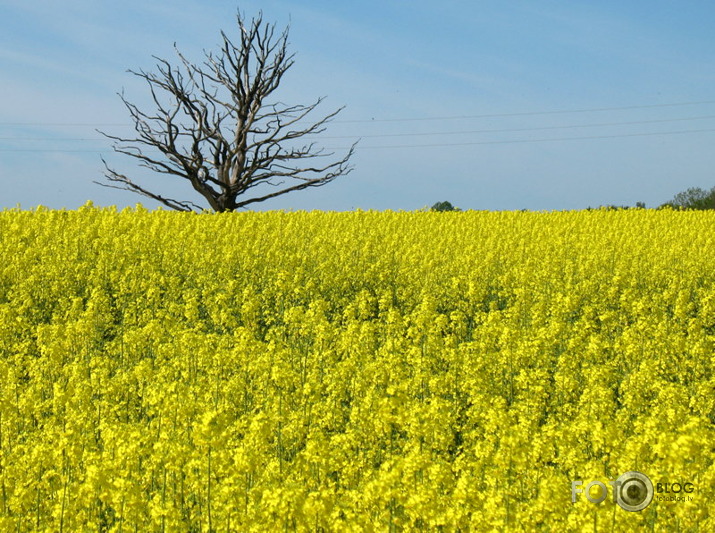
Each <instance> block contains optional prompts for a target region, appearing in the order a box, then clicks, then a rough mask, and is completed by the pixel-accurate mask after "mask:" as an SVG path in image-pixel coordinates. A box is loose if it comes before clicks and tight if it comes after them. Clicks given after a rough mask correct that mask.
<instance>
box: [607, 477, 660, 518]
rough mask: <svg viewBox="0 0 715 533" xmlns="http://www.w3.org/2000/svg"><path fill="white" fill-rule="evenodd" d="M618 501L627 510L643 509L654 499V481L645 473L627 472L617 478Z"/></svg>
mask: <svg viewBox="0 0 715 533" xmlns="http://www.w3.org/2000/svg"><path fill="white" fill-rule="evenodd" d="M616 487H617V494H616V501H617V502H618V505H620V506H621V507H622V508H623V509H625V510H626V511H642V510H643V509H645V508H646V507H648V505H649V504H650V502H651V500H653V483H652V482H651V480H650V479H649V478H648V476H646V475H645V474H641V473H640V472H626V473H625V474H623V475H621V477H619V478H618V479H617V480H616Z"/></svg>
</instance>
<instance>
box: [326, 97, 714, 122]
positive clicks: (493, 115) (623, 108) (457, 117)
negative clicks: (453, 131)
mask: <svg viewBox="0 0 715 533" xmlns="http://www.w3.org/2000/svg"><path fill="white" fill-rule="evenodd" d="M704 104H715V100H704V101H701V102H679V103H675V104H650V105H631V106H621V107H592V108H589V109H570V110H569V109H563V110H557V111H527V112H519V113H491V114H486V115H452V116H442V117H418V118H380V119H376V118H373V119H367V120H366V119H360V120H335V121H333V123H336V124H337V123H342V124H349V123H372V122H416V121H427V120H462V119H473V118H498V117H526V116H534V115H561V114H568V113H596V112H602V111H627V110H632V109H654V108H662V107H679V106H692V105H704Z"/></svg>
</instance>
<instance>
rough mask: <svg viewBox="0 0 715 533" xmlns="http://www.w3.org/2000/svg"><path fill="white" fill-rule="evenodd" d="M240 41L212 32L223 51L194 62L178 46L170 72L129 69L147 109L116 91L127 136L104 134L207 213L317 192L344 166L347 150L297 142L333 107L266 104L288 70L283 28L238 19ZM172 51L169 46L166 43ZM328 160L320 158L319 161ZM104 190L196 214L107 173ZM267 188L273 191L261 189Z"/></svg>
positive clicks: (318, 127)
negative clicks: (186, 190) (127, 120)
mask: <svg viewBox="0 0 715 533" xmlns="http://www.w3.org/2000/svg"><path fill="white" fill-rule="evenodd" d="M236 18H237V22H238V28H239V30H240V41H238V44H234V43H233V42H232V41H231V40H230V39H229V37H228V36H227V35H226V33H224V32H223V31H222V32H221V37H222V39H223V43H222V46H221V48H220V50H219V51H217V52H215V53H211V52H204V54H205V60H204V62H203V63H202V64H200V65H196V64H193V63H191V62H189V61H188V60H187V59H186V57H185V56H184V55H182V54H181V53H180V52H179V51H178V49H177V55H178V58H179V63H178V66H176V67H175V66H172V65H171V64H170V63H169V62H168V61H166V60H164V59H161V58H158V57H156V56H155V57H154V59H156V60H157V61H158V63H157V72H145V71H143V70H140V71H138V72H136V71H131V70H130V71H129V72H131V73H132V74H134V75H136V76H139V77H140V78H143V79H144V80H146V82H147V83H148V85H149V88H150V90H151V95H152V97H153V101H154V104H155V106H156V111H152V112H149V113H147V112H144V111H142V110H140V109H139V108H138V107H137V106H136V105H134V104H132V103H130V102H129V101H127V99H126V98H125V97H124V94H123V93H122V94H120V97H121V99H122V101H123V102H124V105H125V106H126V108H127V109H128V110H129V114H130V115H131V118H132V120H133V121H134V129H135V131H136V137H134V138H124V137H117V136H114V135H109V134H107V133H104V132H100V133H102V134H103V135H104V136H106V137H108V138H109V139H112V140H113V141H114V145H113V148H114V150H115V152H118V153H120V154H124V155H127V156H131V157H133V158H135V159H137V160H139V161H140V164H141V166H143V167H146V168H149V169H151V170H153V171H155V172H158V173H161V174H168V175H170V176H176V177H179V178H182V179H185V180H187V181H188V182H189V183H190V184H191V185H192V187H193V188H194V189H195V190H196V191H197V192H198V193H199V194H201V196H203V197H204V198H205V199H206V200H207V201H208V203H209V205H210V206H211V208H212V209H214V210H215V211H232V210H235V209H238V208H240V207H244V206H246V205H249V204H252V203H255V202H262V201H264V200H268V199H269V198H274V197H276V196H279V195H282V194H286V193H289V192H293V191H298V190H301V189H306V188H308V187H319V186H321V185H325V184H326V183H329V182H331V181H332V180H334V179H335V178H337V177H338V176H342V175H346V174H348V173H349V172H350V171H351V170H352V167H351V166H350V164H349V160H350V158H351V156H352V155H353V153H354V149H355V144H353V146H352V148H350V149H349V150H348V152H347V154H346V155H345V156H344V157H342V158H335V157H333V156H334V153H326V152H325V150H323V149H319V148H317V147H316V146H315V142H309V141H308V140H307V139H303V137H305V136H312V135H315V134H319V133H321V132H323V131H324V130H325V126H326V124H327V123H328V122H329V121H330V120H331V119H333V118H334V117H335V116H336V115H337V114H338V113H339V112H340V111H341V110H342V108H341V109H338V110H337V111H335V112H333V113H330V114H328V115H323V116H322V118H320V119H317V120H316V119H312V120H311V119H309V117H308V115H310V114H311V112H312V111H314V110H315V109H316V107H318V105H319V104H320V103H321V102H322V100H323V99H322V98H319V99H318V100H317V101H316V102H315V103H312V104H310V105H286V104H283V103H281V102H273V103H269V102H268V101H267V98H268V97H269V96H271V95H272V94H273V92H274V91H275V90H276V89H277V88H278V86H279V85H280V82H281V80H282V78H283V75H284V74H285V73H286V71H287V70H288V69H289V68H290V67H291V66H292V65H293V57H294V56H293V54H289V53H288V51H287V45H288V29H289V28H288V27H286V29H285V30H284V31H283V32H282V33H281V34H280V35H277V34H276V29H275V24H267V23H264V22H263V16H262V14H259V15H258V16H257V17H255V18H253V19H252V20H251V21H250V23H246V21H245V20H244V18H243V16H242V15H241V14H240V13H238V14H237V16H236ZM175 48H176V45H175ZM326 159H327V161H326ZM103 162H104V165H105V168H106V173H105V177H106V178H107V180H108V182H109V183H99V184H100V185H105V186H107V187H114V188H118V189H125V190H129V191H133V192H136V193H139V194H142V195H145V196H148V197H150V198H153V199H154V200H157V201H159V202H161V203H163V204H164V205H167V206H169V207H171V208H172V209H177V210H181V211H192V210H194V209H201V207H200V206H199V205H197V204H194V203H193V202H188V201H179V200H173V199H170V198H165V197H164V196H161V195H159V194H156V193H154V192H150V191H149V190H148V189H147V188H145V187H144V186H141V185H139V184H137V183H136V182H135V181H134V180H133V179H132V178H130V177H128V176H126V175H124V174H120V173H119V172H116V171H115V170H113V169H111V168H110V167H109V165H108V164H107V162H106V161H104V160H103ZM262 185H272V186H273V187H275V190H271V189H270V188H266V187H260V188H258V189H256V188H257V187H259V186H262Z"/></svg>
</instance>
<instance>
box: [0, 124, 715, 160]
mask: <svg viewBox="0 0 715 533" xmlns="http://www.w3.org/2000/svg"><path fill="white" fill-rule="evenodd" d="M710 132H715V128H706V129H697V130H680V131H658V132H647V133H623V134H616V135H592V136H587V137H552V138H548V139H510V140H503V141H476V142H461V143H434V144H401V145H382V146H358V148H360V149H368V150H374V149H396V148H445V147H452V146H477V145H486V144H527V143H544V142H561V141H585V140H598V139H619V138H626V137H654V136H659V135H682V134H688V133H710ZM347 149H349V147H347V146H342V147H332V148H326V150H347ZM0 152H33V153H45V152H50V153H95V154H102V153H105V152H107V150H101V149H99V150H87V149H82V150H66V149H22V148H20V149H15V148H10V149H5V148H0ZM157 152H158V151H157Z"/></svg>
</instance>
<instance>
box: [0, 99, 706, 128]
mask: <svg viewBox="0 0 715 533" xmlns="http://www.w3.org/2000/svg"><path fill="white" fill-rule="evenodd" d="M706 104H715V100H703V101H699V102H677V103H669V104H649V105H631V106H619V107H592V108H585V109H561V110H551V111H525V112H517V113H490V114H482V115H447V116H438V117H413V118H370V119H355V120H334V121H331V122H332V123H333V124H358V123H363V124H370V123H377V122H417V121H434V120H463V119H474V118H499V117H526V116H536V115H562V114H570V113H597V112H603V111H629V110H634V109H656V108H665V107H682V106H695V105H706ZM2 126H9V127H64V126H67V127H123V126H133V124H129V123H72V122H0V127H2Z"/></svg>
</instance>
